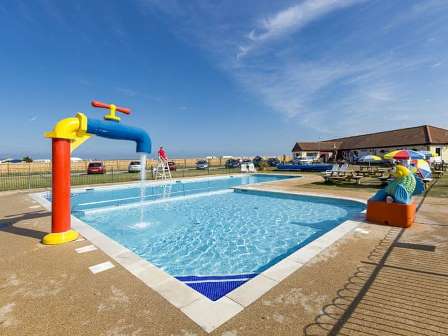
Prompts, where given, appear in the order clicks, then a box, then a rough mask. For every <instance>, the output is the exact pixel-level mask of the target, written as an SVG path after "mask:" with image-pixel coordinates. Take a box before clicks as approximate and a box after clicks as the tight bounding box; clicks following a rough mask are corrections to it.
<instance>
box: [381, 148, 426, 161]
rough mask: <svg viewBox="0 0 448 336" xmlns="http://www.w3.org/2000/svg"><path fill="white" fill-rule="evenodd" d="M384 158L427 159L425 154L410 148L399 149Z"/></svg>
mask: <svg viewBox="0 0 448 336" xmlns="http://www.w3.org/2000/svg"><path fill="white" fill-rule="evenodd" d="M384 158H385V159H388V160H419V159H425V155H423V154H422V153H419V152H417V151H413V150H410V149H399V150H394V151H392V152H390V153H387V154H386V155H384Z"/></svg>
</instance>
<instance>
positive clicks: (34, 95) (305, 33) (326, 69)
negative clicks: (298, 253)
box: [0, 0, 448, 158]
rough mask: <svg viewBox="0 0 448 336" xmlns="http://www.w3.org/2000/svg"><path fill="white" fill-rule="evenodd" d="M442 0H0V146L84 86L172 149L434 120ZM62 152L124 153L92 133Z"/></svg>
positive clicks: (231, 150) (7, 147) (444, 102)
mask: <svg viewBox="0 0 448 336" xmlns="http://www.w3.org/2000/svg"><path fill="white" fill-rule="evenodd" d="M447 20H448V1H445V0H437V1H435V0H434V1H433V0H422V1H412V0H401V1H400V0H396V1H386V0H384V1H383V0H381V1H380V0H304V1H297V0H296V1H271V0H253V1H249V0H245V1H233V0H227V1H205V0H197V1H195V0H191V1H181V0H178V1H175V0H139V1H130V0H115V1H110V0H108V1H105V0H97V1H88V0H82V1H56V0H34V1H25V0H6V1H2V2H1V3H0V44H1V46H2V48H1V50H2V51H1V53H0V71H1V74H2V77H3V80H2V81H1V82H0V109H1V111H2V112H1V115H2V118H3V122H2V125H3V127H2V128H3V129H2V132H1V147H0V156H14V157H17V156H22V155H25V154H29V155H32V156H33V157H35V158H38V157H40V158H48V157H49V155H50V154H49V150H50V142H49V141H48V140H47V139H45V138H43V132H44V131H47V130H50V129H51V128H52V126H53V125H54V124H55V122H56V121H57V120H58V119H60V118H64V117H68V116H71V115H74V114H75V113H76V112H85V113H87V114H88V116H91V117H98V118H100V117H101V116H102V115H103V114H104V113H103V111H102V110H93V109H92V108H91V107H90V105H89V102H90V101H91V100H92V99H97V100H101V101H105V102H109V103H116V104H118V105H122V106H128V107H131V108H132V109H133V111H134V113H133V114H132V115H131V116H124V117H123V122H125V123H127V124H130V125H135V126H140V127H143V128H145V129H146V130H147V131H148V132H149V133H150V135H151V137H152V139H153V142H154V145H155V146H158V145H159V144H163V145H165V147H166V148H167V149H168V152H169V153H172V154H173V155H177V156H188V155H205V154H215V155H219V154H236V155H238V154H247V155H249V154H274V153H278V154H282V153H288V152H289V151H290V150H291V148H292V145H293V143H294V142H295V141H297V140H301V141H306V140H320V139H326V138H334V137H337V136H346V135H352V134H357V133H363V132H370V131H380V130H385V129H393V128H400V127H406V126H414V125H420V124H433V125H435V126H440V127H446V128H448V94H447V93H448V25H447V24H446V22H447ZM73 155H75V156H81V157H86V158H111V157H133V156H135V154H134V145H133V144H130V143H125V142H117V141H111V140H103V139H99V138H94V139H91V140H89V141H88V142H86V143H85V144H84V145H83V146H82V147H80V148H79V149H78V150H77V151H76V152H74V154H73Z"/></svg>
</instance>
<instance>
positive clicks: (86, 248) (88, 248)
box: [75, 245, 97, 253]
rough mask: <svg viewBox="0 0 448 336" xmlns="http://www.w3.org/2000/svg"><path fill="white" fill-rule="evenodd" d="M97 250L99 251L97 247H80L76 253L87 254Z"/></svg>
mask: <svg viewBox="0 0 448 336" xmlns="http://www.w3.org/2000/svg"><path fill="white" fill-rule="evenodd" d="M95 250H97V248H96V246H95V245H87V246H83V247H78V248H77V249H75V251H76V253H86V252H91V251H95Z"/></svg>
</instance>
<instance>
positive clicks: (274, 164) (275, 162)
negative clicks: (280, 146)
mask: <svg viewBox="0 0 448 336" xmlns="http://www.w3.org/2000/svg"><path fill="white" fill-rule="evenodd" d="M266 162H267V163H268V165H269V166H271V167H277V165H278V164H280V160H279V159H277V158H269V159H267V160H266Z"/></svg>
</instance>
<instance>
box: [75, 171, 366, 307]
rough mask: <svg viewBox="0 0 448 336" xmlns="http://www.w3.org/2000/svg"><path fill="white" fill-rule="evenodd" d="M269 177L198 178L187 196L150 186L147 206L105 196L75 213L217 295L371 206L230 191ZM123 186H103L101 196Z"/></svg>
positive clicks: (198, 288)
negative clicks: (118, 203)
mask: <svg viewBox="0 0 448 336" xmlns="http://www.w3.org/2000/svg"><path fill="white" fill-rule="evenodd" d="M268 177H271V176H261V175H258V176H249V177H238V179H235V178H228V179H227V180H225V179H218V180H216V181H213V182H212V183H211V185H210V184H207V183H209V182H211V181H195V182H194V185H190V186H188V187H187V190H188V191H187V192H186V195H185V196H183V197H172V198H169V197H168V198H165V199H162V198H161V196H160V192H159V193H153V192H151V194H149V195H148V196H151V197H150V198H151V199H153V201H152V202H147V203H145V204H142V205H141V206H131V207H110V203H109V202H106V203H101V204H103V206H104V204H106V208H102V209H99V208H98V206H97V205H95V206H94V207H91V208H88V209H85V210H84V211H82V212H79V213H75V215H76V216H77V217H78V218H79V219H81V220H82V221H84V222H85V223H88V224H89V225H91V226H92V227H94V228H95V229H97V230H98V231H100V232H102V233H104V234H106V235H107V236H108V237H110V238H112V239H113V240H115V241H117V242H119V243H120V244H122V245H123V246H125V247H126V248H128V249H129V250H131V251H132V252H134V253H135V254H137V255H138V256H140V257H141V258H143V259H145V260H148V261H149V262H151V263H152V264H154V265H156V266H157V267H159V268H160V269H162V270H164V271H165V272H167V273H168V274H170V275H172V276H173V277H176V278H177V279H178V280H179V281H182V282H184V283H185V284H186V285H188V286H189V287H191V288H193V289H194V290H196V291H198V292H199V293H201V294H203V295H204V296H206V297H207V298H209V299H210V300H213V301H215V300H218V299H220V298H221V297H223V296H224V295H226V294H227V293H229V292H231V291H232V290H234V289H235V288H237V287H239V286H241V285H242V284H244V283H245V282H247V281H248V280H250V279H252V278H254V277H256V276H257V275H258V274H260V273H261V272H263V271H265V270H267V269H269V268H270V267H271V266H272V265H274V264H276V263H277V262H279V261H280V260H282V259H284V258H286V257H287V256H289V255H291V254H292V253H294V252H295V251H297V250H298V249H300V248H301V247H303V246H305V245H307V244H308V243H310V242H312V241H314V240H316V239H317V238H319V237H320V236H322V235H324V234H325V233H327V232H328V231H330V230H332V229H333V228H335V227H336V226H338V225H339V224H341V223H343V222H344V221H346V220H348V219H351V218H353V217H355V216H356V215H358V214H359V213H360V212H362V211H363V210H364V208H365V206H364V205H363V204H361V203H359V202H355V201H349V200H338V199H332V198H322V197H313V196H300V195H291V194H278V193H270V192H260V191H247V190H244V191H243V190H235V191H234V190H232V189H228V186H234V185H235V184H236V183H239V184H247V183H250V182H252V181H253V182H252V183H254V182H266V178H268ZM272 177H273V176H272ZM272 177H271V178H272ZM269 180H271V179H269ZM243 182H246V183H243ZM175 186H177V184H173V188H174V187H175ZM159 187H160V186H158V187H157V188H159ZM131 189H132V188H131ZM197 190H200V191H197ZM122 191H125V190H121V191H118V190H114V189H111V190H103V191H101V192H100V194H99V195H96V196H95V198H94V199H95V200H98V199H104V200H107V197H105V195H104V193H110V192H112V193H114V194H113V195H114V197H115V196H117V194H115V193H120V192H122ZM125 192H127V193H130V192H131V191H130V190H126V191H125ZM133 192H135V191H133ZM86 194H93V192H87V193H86ZM157 195H158V196H157ZM176 195H178V194H176ZM182 195H184V194H183V193H182ZM75 198H76V197H75ZM86 201H89V199H88V198H86V199H84V200H83V202H86ZM87 203H92V202H87ZM78 205H79V204H78Z"/></svg>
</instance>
